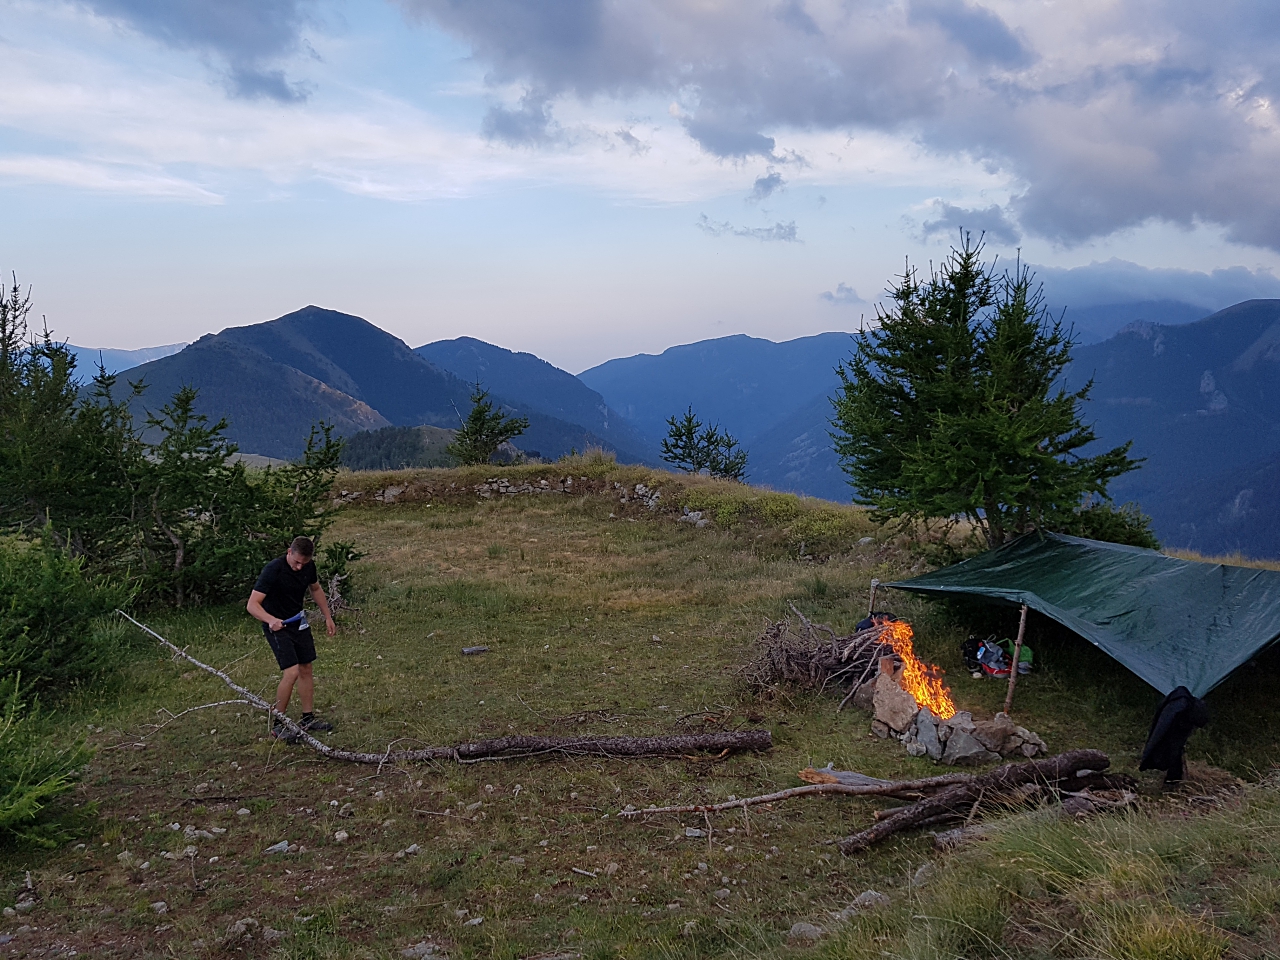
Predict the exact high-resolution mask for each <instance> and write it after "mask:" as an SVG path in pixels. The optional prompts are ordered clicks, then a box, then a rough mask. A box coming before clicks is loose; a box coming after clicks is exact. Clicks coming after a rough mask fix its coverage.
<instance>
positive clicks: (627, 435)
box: [414, 337, 665, 464]
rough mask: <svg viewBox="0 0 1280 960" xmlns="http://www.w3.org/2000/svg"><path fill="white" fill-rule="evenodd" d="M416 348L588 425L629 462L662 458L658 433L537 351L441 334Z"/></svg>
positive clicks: (457, 371) (460, 372)
mask: <svg viewBox="0 0 1280 960" xmlns="http://www.w3.org/2000/svg"><path fill="white" fill-rule="evenodd" d="M414 352H415V353H417V354H418V355H419V356H422V357H425V358H426V359H427V360H430V361H431V362H432V363H434V364H435V365H436V366H438V367H440V369H442V370H447V371H449V372H450V373H452V374H453V375H454V376H456V377H459V378H460V379H462V380H465V381H466V382H467V383H477V382H478V383H480V384H482V385H483V386H484V387H486V388H487V389H489V390H492V391H494V392H496V393H501V394H502V396H503V397H505V398H507V399H508V400H510V401H512V402H515V403H521V404H524V405H526V406H528V407H530V408H532V409H534V410H537V411H539V412H540V413H544V414H546V415H548V416H552V417H558V418H559V419H561V420H564V421H566V422H569V423H576V424H579V425H581V426H583V427H585V428H586V429H588V430H590V431H591V432H592V433H594V434H596V435H597V436H600V437H603V438H604V439H605V440H607V441H609V442H610V443H612V444H613V446H614V448H615V449H616V450H617V452H618V457H619V459H620V460H622V461H623V462H625V463H640V462H644V463H651V464H656V463H657V462H658V457H659V452H658V445H657V443H656V442H655V440H654V438H652V437H650V436H647V435H645V434H644V433H643V432H642V431H641V430H640V429H638V428H637V427H636V426H635V425H634V424H632V423H630V422H628V421H627V420H626V419H625V418H623V417H622V416H621V415H620V414H619V413H617V412H616V411H614V410H612V409H610V408H609V406H608V404H606V403H605V401H604V398H603V397H602V396H600V394H598V393H596V391H594V390H592V389H591V388H590V387H588V386H587V385H586V384H585V383H583V382H582V381H581V380H579V379H578V378H577V377H575V376H574V375H573V374H571V373H569V372H567V371H565V370H561V369H560V368H559V367H556V366H552V365H551V364H550V363H547V361H545V360H543V359H541V358H539V357H535V356H534V355H533V354H531V353H517V352H515V351H513V350H507V349H505V348H503V347H498V346H494V345H493V344H492V343H485V342H484V341H483V340H476V339H475V338H473V337H458V338H457V339H456V340H437V341H436V342H435V343H428V344H425V345H424V346H421V347H417V348H416V349H415V350H414ZM664 433H665V431H664Z"/></svg>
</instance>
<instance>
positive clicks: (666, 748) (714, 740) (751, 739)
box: [116, 610, 773, 766]
mask: <svg viewBox="0 0 1280 960" xmlns="http://www.w3.org/2000/svg"><path fill="white" fill-rule="evenodd" d="M116 612H117V613H119V614H120V616H122V617H124V618H125V619H126V620H128V621H129V622H130V623H132V624H133V625H134V626H136V627H137V628H138V629H140V630H142V631H143V632H145V633H147V634H148V635H150V636H152V637H154V638H155V639H156V640H158V641H159V642H160V643H161V645H163V646H164V647H165V649H167V650H169V651H170V652H172V653H173V654H174V656H177V657H181V658H182V659H183V660H186V661H187V662H188V663H190V664H193V665H194V666H197V667H199V668H200V669H201V670H204V671H205V672H207V673H210V674H212V675H213V676H215V677H217V678H218V679H219V680H221V681H222V682H223V683H225V684H226V685H227V686H228V687H230V688H231V689H232V690H234V691H235V692H236V693H237V694H238V695H239V696H240V699H241V700H243V701H244V703H245V704H247V705H248V706H250V707H253V708H254V709H256V710H262V711H265V712H266V713H268V714H270V715H271V716H273V717H275V718H276V719H277V720H278V721H279V722H280V724H281V725H282V726H283V727H284V728H285V729H286V730H288V731H290V732H291V733H292V734H294V735H295V736H296V737H297V742H298V743H301V744H304V745H306V746H308V747H310V748H311V749H312V750H314V751H316V752H317V753H319V754H320V755H321V756H323V757H327V758H328V759H330V760H344V761H346V762H348V763H371V764H378V765H380V766H381V765H384V764H389V763H392V764H394V763H423V762H426V761H431V760H451V761H453V762H455V763H478V762H480V761H483V760H516V759H519V758H521V757H533V756H538V755H542V754H549V753H557V754H573V755H591V756H604V757H665V756H678V755H681V754H687V753H692V752H711V753H717V754H727V753H735V752H739V751H749V750H768V749H769V748H770V747H772V746H773V736H772V734H770V732H769V731H768V730H738V731H733V732H726V733H704V734H683V735H676V736H665V737H534V736H525V735H521V734H516V735H513V736H507V737H495V738H493V739H490V740H477V741H474V742H471V743H459V744H457V745H455V746H452V747H422V748H419V749H417V750H391V749H387V750H385V751H383V752H381V753H362V752H358V751H354V750H339V749H337V748H336V747H331V746H329V745H328V744H327V743H324V742H323V741H320V740H317V739H316V738H315V737H313V736H312V735H311V734H310V733H308V732H307V731H306V730H303V729H302V727H300V726H299V725H298V724H297V723H295V722H294V721H292V720H290V719H289V718H288V717H287V716H285V715H284V714H282V713H280V712H279V711H277V710H276V708H275V704H272V703H268V702H267V701H266V700H264V699H263V698H262V697H260V696H258V695H257V694H256V693H254V692H253V691H251V690H247V689H245V688H244V687H242V686H240V685H239V684H238V683H236V682H235V681H234V680H232V679H231V678H230V677H229V676H227V675H226V674H225V673H223V672H222V671H221V670H218V669H217V668H216V667H211V666H209V665H208V664H207V663H201V662H200V661H199V660H197V659H196V658H195V657H193V656H191V655H190V654H189V653H187V652H186V651H185V650H183V649H181V648H180V647H178V646H176V645H174V644H172V643H170V642H169V641H168V640H166V639H165V638H164V637H162V636H160V634H158V633H156V632H155V631H154V630H152V629H151V628H150V627H148V626H147V625H146V624H144V623H139V622H138V621H137V620H135V619H133V617H131V616H129V615H128V614H127V613H125V612H124V611H123V610H118V611H116Z"/></svg>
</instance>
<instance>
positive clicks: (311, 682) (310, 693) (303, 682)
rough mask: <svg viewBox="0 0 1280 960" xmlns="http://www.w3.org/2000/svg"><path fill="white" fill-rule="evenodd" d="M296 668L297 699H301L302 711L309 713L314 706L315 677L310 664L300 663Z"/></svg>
mask: <svg viewBox="0 0 1280 960" xmlns="http://www.w3.org/2000/svg"><path fill="white" fill-rule="evenodd" d="M297 670H298V699H299V700H301V701H302V712H303V713H310V712H311V708H312V707H314V706H315V692H316V679H315V673H314V672H313V671H312V669H311V664H309V663H300V664H298V666H297Z"/></svg>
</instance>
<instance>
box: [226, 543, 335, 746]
mask: <svg viewBox="0 0 1280 960" xmlns="http://www.w3.org/2000/svg"><path fill="white" fill-rule="evenodd" d="M315 552H316V548H315V544H313V543H312V542H311V541H310V540H309V539H307V538H306V537H297V538H295V539H294V541H293V543H291V544H290V545H289V551H288V553H286V554H285V555H284V556H283V557H276V558H275V559H274V560H272V561H271V562H270V563H268V564H267V565H266V566H265V567H263V568H262V573H260V574H258V581H257V583H255V584H254V585H253V592H252V593H250V594H249V602H248V604H246V609H247V610H248V611H249V613H250V614H251V615H252V616H253V617H255V618H256V619H258V620H261V621H262V632H263V633H264V634H265V635H266V637H267V643H269V644H271V651H272V652H273V653H274V654H275V655H276V663H278V664H280V669H281V670H282V671H283V675H282V676H281V677H280V686H279V687H278V688H277V689H276V711H277V712H278V713H279V714H280V716H284V714H285V711H286V710H288V708H289V699H290V697H292V696H293V688H294V686H295V685H296V686H297V688H298V698H299V699H300V700H301V701H302V721H301V722H300V723H299V726H301V727H302V729H303V730H306V731H308V732H317V731H322V730H332V729H333V724H331V723H326V722H325V721H324V720H318V719H316V715H315V714H314V713H313V712H312V709H313V707H314V698H315V678H314V676H313V675H312V672H311V664H312V662H313V661H314V660H315V658H316V644H315V641H314V640H313V639H312V638H311V624H309V623H308V622H307V617H306V614H304V613H303V612H302V599H303V595H304V594H305V593H306V591H307V590H308V588H309V589H310V590H311V597H312V599H314V600H315V602H316V606H318V607H319V608H320V612H321V613H323V614H324V626H325V631H326V632H327V633H328V634H329V636H331V637H332V636H333V635H334V634H335V633H336V632H337V629H338V628H337V626H336V625H335V624H334V622H333V614H331V613H330V612H329V600H328V598H327V597H326V596H325V595H324V590H323V589H321V587H320V578H319V577H318V576H316V564H315V561H314V560H313V559H312V558H313V557H314V556H315ZM271 735H272V736H273V737H275V738H276V739H277V740H283V741H284V742H286V743H293V742H294V741H296V740H297V739H298V737H297V734H295V733H293V732H291V731H289V730H286V729H285V727H284V725H283V724H282V723H281V722H280V717H276V718H275V722H274V723H273V724H272V726H271Z"/></svg>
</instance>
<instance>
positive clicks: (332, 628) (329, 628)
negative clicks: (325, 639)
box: [324, 617, 338, 637]
mask: <svg viewBox="0 0 1280 960" xmlns="http://www.w3.org/2000/svg"><path fill="white" fill-rule="evenodd" d="M324 632H325V633H327V634H328V635H329V636H331V637H332V636H333V635H334V634H336V633H337V632H338V625H337V624H336V623H334V622H333V617H325V618H324Z"/></svg>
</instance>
